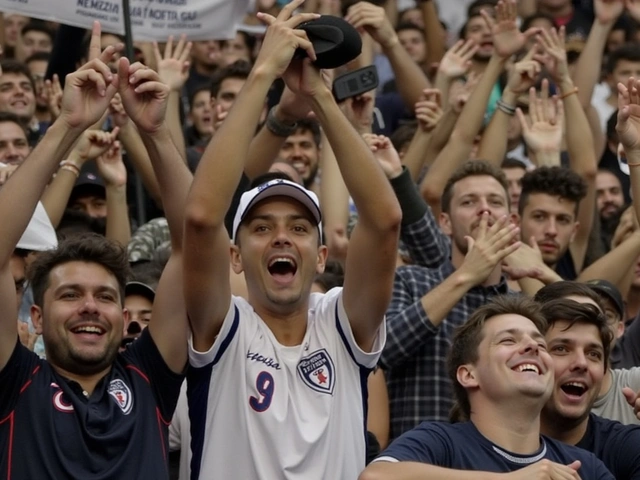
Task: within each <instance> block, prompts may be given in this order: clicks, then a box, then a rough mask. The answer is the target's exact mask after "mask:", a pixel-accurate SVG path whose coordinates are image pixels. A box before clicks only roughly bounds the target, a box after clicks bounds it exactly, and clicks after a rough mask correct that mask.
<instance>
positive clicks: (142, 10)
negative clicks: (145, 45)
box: [0, 0, 249, 41]
mask: <svg viewBox="0 0 640 480" xmlns="http://www.w3.org/2000/svg"><path fill="white" fill-rule="evenodd" d="M248 5H249V0H130V2H129V6H130V15H131V30H132V31H133V39H134V40H140V41H150V40H157V41H165V40H166V39H167V37H169V35H173V36H175V37H177V36H179V35H181V34H183V33H184V34H186V35H187V36H188V38H189V39H190V40H212V39H225V38H233V36H234V35H235V31H236V27H237V25H239V24H241V23H242V20H243V18H244V15H245V14H246V12H247V9H248ZM0 12H7V13H20V14H22V15H27V16H29V17H34V18H40V19H42V20H53V21H55V22H59V23H63V24H66V25H74V26H76V27H82V28H88V29H90V28H91V25H92V24H93V21H94V20H98V21H100V23H101V24H102V31H104V32H111V33H118V34H120V35H124V20H123V13H124V12H123V9H122V0H0Z"/></svg>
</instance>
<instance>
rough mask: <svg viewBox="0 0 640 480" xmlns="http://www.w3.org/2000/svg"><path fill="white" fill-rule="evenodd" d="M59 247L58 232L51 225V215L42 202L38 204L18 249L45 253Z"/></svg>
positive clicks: (17, 246)
mask: <svg viewBox="0 0 640 480" xmlns="http://www.w3.org/2000/svg"><path fill="white" fill-rule="evenodd" d="M57 246H58V237H57V236H56V230H55V229H54V228H53V225H52V224H51V220H50V219H49V215H47V212H46V210H45V209H44V205H42V202H38V204H37V205H36V209H35V211H34V212H33V216H32V217H31V220H30V221H29V225H27V228H26V230H25V231H24V233H23V234H22V237H21V238H20V240H19V241H18V244H17V245H16V248H21V249H23V250H33V251H36V252H44V251H46V250H51V249H53V248H56V247H57Z"/></svg>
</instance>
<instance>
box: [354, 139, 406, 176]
mask: <svg viewBox="0 0 640 480" xmlns="http://www.w3.org/2000/svg"><path fill="white" fill-rule="evenodd" d="M362 138H363V139H364V141H365V143H366V144H367V145H368V146H369V148H370V149H371V151H372V152H373V156H374V157H375V158H376V160H378V163H379V164H380V166H381V167H382V171H383V172H384V174H385V175H386V176H387V178H390V179H391V178H395V177H397V176H398V175H400V174H401V173H402V162H401V161H400V156H399V155H398V152H397V151H396V149H395V148H393V144H392V143H391V140H389V139H388V138H387V137H385V136H384V135H374V134H372V133H366V134H364V135H362Z"/></svg>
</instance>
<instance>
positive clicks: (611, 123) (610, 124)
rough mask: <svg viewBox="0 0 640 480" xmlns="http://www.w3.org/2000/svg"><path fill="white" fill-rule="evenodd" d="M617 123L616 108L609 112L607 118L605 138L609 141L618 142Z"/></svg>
mask: <svg viewBox="0 0 640 480" xmlns="http://www.w3.org/2000/svg"><path fill="white" fill-rule="evenodd" d="M617 125H618V109H617V108H616V111H615V112H613V113H612V114H611V116H610V117H609V118H608V119H607V140H609V141H610V142H615V143H618V131H617V130H616V126H617Z"/></svg>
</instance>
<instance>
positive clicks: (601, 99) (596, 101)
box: [591, 83, 616, 134]
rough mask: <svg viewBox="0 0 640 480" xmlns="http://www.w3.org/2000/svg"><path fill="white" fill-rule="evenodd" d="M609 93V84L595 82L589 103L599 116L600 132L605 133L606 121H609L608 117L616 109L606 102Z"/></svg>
mask: <svg viewBox="0 0 640 480" xmlns="http://www.w3.org/2000/svg"><path fill="white" fill-rule="evenodd" d="M610 95H611V89H610V88H609V85H607V84H606V83H598V84H596V86H595V88H594V90H593V95H592V96H591V105H593V108H595V110H596V112H598V117H600V127H601V128H602V133H604V134H606V133H607V122H608V121H609V117H611V115H613V112H615V111H616V109H615V108H614V107H612V106H611V105H609V104H608V103H607V99H608V98H609V96H610Z"/></svg>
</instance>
